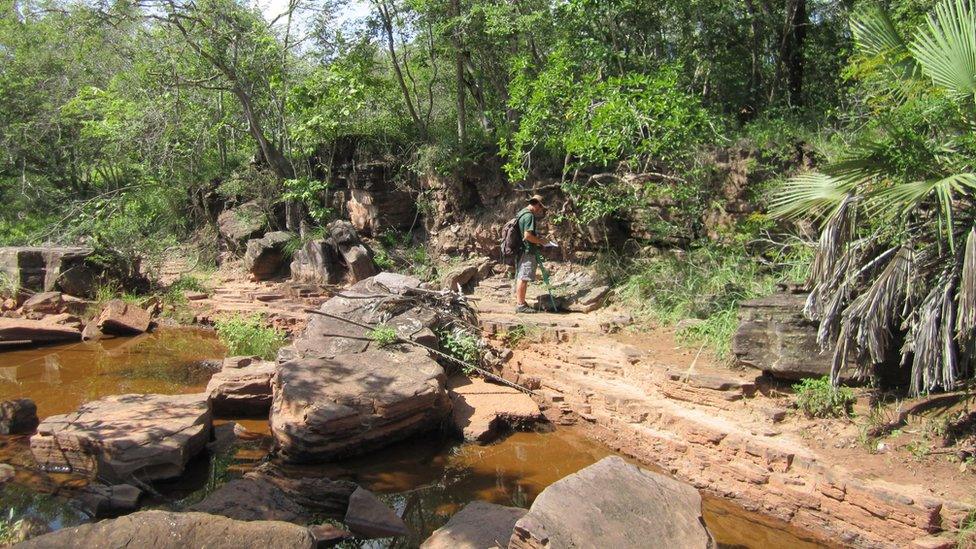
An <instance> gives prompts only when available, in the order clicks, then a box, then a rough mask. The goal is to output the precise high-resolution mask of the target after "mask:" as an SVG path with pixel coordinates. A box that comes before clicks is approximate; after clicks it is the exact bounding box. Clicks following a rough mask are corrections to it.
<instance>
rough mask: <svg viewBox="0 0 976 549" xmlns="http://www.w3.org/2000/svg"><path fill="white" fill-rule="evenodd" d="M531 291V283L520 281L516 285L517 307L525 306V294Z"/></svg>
mask: <svg viewBox="0 0 976 549" xmlns="http://www.w3.org/2000/svg"><path fill="white" fill-rule="evenodd" d="M528 289H529V281H528V280H522V279H519V280H518V281H517V282H516V283H515V305H525V292H526V290H528Z"/></svg>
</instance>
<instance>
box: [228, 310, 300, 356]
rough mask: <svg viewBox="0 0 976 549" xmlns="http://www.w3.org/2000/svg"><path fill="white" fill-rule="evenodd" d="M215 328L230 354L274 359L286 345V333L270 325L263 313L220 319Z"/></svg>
mask: <svg viewBox="0 0 976 549" xmlns="http://www.w3.org/2000/svg"><path fill="white" fill-rule="evenodd" d="M214 328H216V330H217V337H219V338H220V341H221V342H222V343H223V344H224V345H225V346H226V347H227V353H228V354H229V355H230V356H259V357H261V358H263V359H265V360H272V359H274V358H275V355H277V353H278V349H280V348H282V347H284V345H285V334H283V333H282V332H281V331H279V330H277V329H275V328H273V327H271V326H268V325H267V324H266V323H265V320H264V317H263V316H261V315H252V316H240V315H236V316H232V317H228V318H224V319H219V320H217V321H216V322H215V324H214Z"/></svg>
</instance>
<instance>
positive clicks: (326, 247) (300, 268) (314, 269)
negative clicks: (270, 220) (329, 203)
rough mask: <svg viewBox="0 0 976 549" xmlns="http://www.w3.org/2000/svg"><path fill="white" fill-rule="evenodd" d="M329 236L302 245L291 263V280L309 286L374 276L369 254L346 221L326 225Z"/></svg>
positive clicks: (351, 281)
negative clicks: (308, 284)
mask: <svg viewBox="0 0 976 549" xmlns="http://www.w3.org/2000/svg"><path fill="white" fill-rule="evenodd" d="M328 230H329V237H328V238H326V239H321V240H310V241H308V242H306V243H305V244H304V245H303V246H302V247H301V248H300V249H299V250H298V251H297V252H296V253H295V256H294V260H293V261H292V263H291V277H292V280H295V281H297V282H303V283H311V284H339V283H343V282H347V283H355V282H358V281H360V280H363V279H365V278H368V277H370V276H373V275H374V274H376V272H377V269H376V264H375V263H373V253H372V251H371V250H370V249H369V247H368V246H366V244H364V243H363V242H362V240H360V239H359V235H357V234H356V230H355V229H354V228H353V226H352V225H351V224H349V222H348V221H334V222H332V223H330V224H329V227H328Z"/></svg>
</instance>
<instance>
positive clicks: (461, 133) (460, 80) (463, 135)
mask: <svg viewBox="0 0 976 549" xmlns="http://www.w3.org/2000/svg"><path fill="white" fill-rule="evenodd" d="M451 16H452V17H453V18H454V20H455V22H456V26H455V28H454V68H455V78H456V79H457V88H456V90H455V93H456V94H457V138H458V151H459V153H460V155H461V156H464V144H465V142H466V141H467V125H466V124H465V118H467V113H466V112H465V111H466V108H465V104H464V99H465V91H464V50H463V48H462V44H461V27H460V21H459V18H460V16H461V8H460V5H459V0H451Z"/></svg>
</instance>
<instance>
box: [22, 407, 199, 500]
mask: <svg viewBox="0 0 976 549" xmlns="http://www.w3.org/2000/svg"><path fill="white" fill-rule="evenodd" d="M210 431H211V414H210V406H209V404H208V402H207V397H206V395H204V394H192V395H116V396H110V397H106V398H103V399H101V400H95V401H92V402H89V403H87V404H83V405H81V406H80V407H79V408H78V410H77V411H75V412H72V413H70V414H64V415H56V416H51V417H49V418H47V419H45V420H44V421H42V422H41V424H40V425H39V426H38V428H37V434H35V435H34V436H32V437H31V439H30V448H31V453H32V454H33V455H34V459H35V460H36V461H37V463H38V465H39V466H40V467H41V468H43V469H45V470H48V471H58V472H74V473H77V474H82V475H89V476H96V475H97V476H98V477H99V478H100V479H101V480H103V481H105V482H112V483H119V482H125V481H127V480H129V479H131V478H133V477H136V478H138V479H140V480H144V481H146V480H159V479H168V478H174V477H177V476H179V475H180V474H182V473H183V469H184V467H185V466H186V463H187V462H188V461H189V460H190V458H192V457H193V456H195V455H196V454H197V453H199V452H200V451H201V450H203V449H204V447H205V446H206V444H207V441H208V440H209V439H210Z"/></svg>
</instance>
